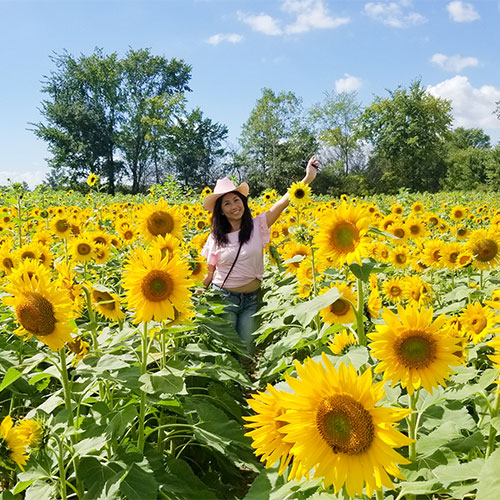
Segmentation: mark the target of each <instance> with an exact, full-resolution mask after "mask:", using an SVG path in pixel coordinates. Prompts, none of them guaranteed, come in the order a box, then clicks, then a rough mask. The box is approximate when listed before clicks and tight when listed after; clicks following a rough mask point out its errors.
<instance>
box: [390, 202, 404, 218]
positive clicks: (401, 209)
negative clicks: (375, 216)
mask: <svg viewBox="0 0 500 500" xmlns="http://www.w3.org/2000/svg"><path fill="white" fill-rule="evenodd" d="M404 210H405V208H404V207H403V205H400V204H399V203H394V204H393V205H392V206H391V212H392V213H393V214H396V215H401V214H402V213H403V212H404Z"/></svg>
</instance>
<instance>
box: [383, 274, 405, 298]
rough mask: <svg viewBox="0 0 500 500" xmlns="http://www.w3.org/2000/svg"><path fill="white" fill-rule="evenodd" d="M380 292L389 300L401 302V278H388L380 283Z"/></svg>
mask: <svg viewBox="0 0 500 500" xmlns="http://www.w3.org/2000/svg"><path fill="white" fill-rule="evenodd" d="M382 293H383V294H384V296H385V298H386V299H387V300H389V301H390V302H393V303H397V302H401V301H402V300H403V283H402V280H401V278H390V279H389V280H387V281H386V282H384V283H382Z"/></svg>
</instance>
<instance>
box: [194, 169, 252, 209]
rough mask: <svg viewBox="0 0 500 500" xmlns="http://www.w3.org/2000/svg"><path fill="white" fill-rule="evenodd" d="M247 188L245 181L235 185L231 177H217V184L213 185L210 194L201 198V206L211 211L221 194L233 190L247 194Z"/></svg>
mask: <svg viewBox="0 0 500 500" xmlns="http://www.w3.org/2000/svg"><path fill="white" fill-rule="evenodd" d="M249 190H250V188H249V187H248V184H247V183H246V182H243V183H241V184H240V185H239V186H238V187H236V186H235V185H234V184H233V182H232V181H231V179H228V178H227V177H224V179H219V180H218V181H217V184H216V185H215V188H214V192H213V193H212V194H209V195H208V196H207V197H206V198H205V199H204V200H203V206H204V207H205V209H206V210H208V211H209V212H213V211H214V207H215V202H216V201H217V199H218V198H220V197H221V196H224V195H225V194H227V193H231V192H233V191H238V193H241V194H242V195H243V196H248V191H249Z"/></svg>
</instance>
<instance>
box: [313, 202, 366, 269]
mask: <svg viewBox="0 0 500 500" xmlns="http://www.w3.org/2000/svg"><path fill="white" fill-rule="evenodd" d="M368 217H369V214H368V212H367V211H366V210H364V209H361V208H359V207H356V206H355V205H354V204H349V205H348V204H347V203H346V202H345V201H344V202H342V203H341V204H340V205H339V206H338V207H337V208H336V209H334V210H332V211H328V212H326V213H325V216H324V217H323V218H322V219H321V220H320V221H319V231H318V233H317V235H316V237H315V243H316V245H317V246H318V248H319V252H320V254H322V257H323V258H327V257H329V258H330V259H331V260H332V264H333V266H335V267H342V266H343V265H344V264H352V263H353V262H354V261H356V262H357V263H358V264H361V259H362V258H363V257H364V256H365V255H367V253H368V245H369V243H370V238H369V237H368V236H367V235H366V234H367V232H368V224H369V219H368Z"/></svg>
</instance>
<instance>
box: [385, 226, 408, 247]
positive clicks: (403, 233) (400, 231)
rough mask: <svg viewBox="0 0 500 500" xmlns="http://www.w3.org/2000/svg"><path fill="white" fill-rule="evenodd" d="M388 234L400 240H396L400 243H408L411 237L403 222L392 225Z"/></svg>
mask: <svg viewBox="0 0 500 500" xmlns="http://www.w3.org/2000/svg"><path fill="white" fill-rule="evenodd" d="M388 232H389V233H390V234H392V235H393V236H394V237H396V238H398V240H396V241H398V243H399V242H403V241H406V240H407V239H408V236H409V231H408V229H407V227H406V225H405V223H404V222H403V221H398V222H395V223H394V224H391V226H390V227H389V228H388Z"/></svg>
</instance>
